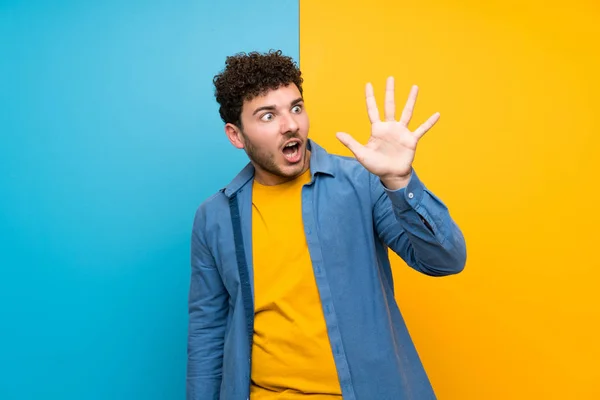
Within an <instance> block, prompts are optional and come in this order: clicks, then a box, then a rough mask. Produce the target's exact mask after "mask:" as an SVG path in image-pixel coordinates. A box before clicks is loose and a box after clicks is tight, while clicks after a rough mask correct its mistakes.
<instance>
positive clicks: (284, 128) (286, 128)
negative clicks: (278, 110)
mask: <svg viewBox="0 0 600 400" xmlns="http://www.w3.org/2000/svg"><path fill="white" fill-rule="evenodd" d="M281 121H282V124H281V134H282V135H285V134H286V133H289V132H296V131H297V130H298V122H297V121H296V118H295V116H294V115H293V114H286V115H285V116H284V117H283V118H281Z"/></svg>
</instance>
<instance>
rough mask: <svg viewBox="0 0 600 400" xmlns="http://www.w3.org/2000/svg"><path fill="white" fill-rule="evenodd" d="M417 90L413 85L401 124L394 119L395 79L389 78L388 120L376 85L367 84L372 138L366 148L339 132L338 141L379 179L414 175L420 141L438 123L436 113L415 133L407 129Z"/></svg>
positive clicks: (386, 96) (387, 93)
mask: <svg viewBox="0 0 600 400" xmlns="http://www.w3.org/2000/svg"><path fill="white" fill-rule="evenodd" d="M417 93H418V88H417V87H416V86H413V88H412V90H411V91H410V95H409V97H408V101H407V102H406V105H405V106H404V110H403V111H402V115H401V117H400V120H399V121H396V119H395V111H396V105H395V101H394V79H393V78H391V77H390V78H388V80H387V85H386V93H385V120H384V121H382V120H380V118H379V111H378V110H377V103H376V101H375V96H374V94H373V86H372V85H371V84H367V87H366V101H367V113H368V115H369V120H370V121H371V137H370V138H369V140H368V142H367V144H366V145H362V144H360V143H358V142H357V141H356V140H355V139H353V138H352V137H351V136H350V135H348V134H347V133H342V132H340V133H338V139H339V140H340V141H341V142H342V143H343V144H344V145H345V146H346V147H348V148H349V149H350V151H352V153H354V155H355V157H356V159H357V160H358V161H359V162H360V163H361V164H362V165H363V166H364V167H365V168H366V169H367V170H369V171H370V172H371V173H373V174H375V175H377V176H379V177H382V178H383V177H403V176H407V175H409V174H410V173H411V170H412V163H413V160H414V158H415V152H416V149H417V143H418V142H419V139H420V138H421V137H422V136H423V135H424V134H425V133H426V132H427V131H428V130H429V129H431V127H432V126H433V125H434V124H435V123H436V122H437V120H438V119H439V114H438V113H435V114H433V115H432V116H431V117H430V118H429V119H428V120H427V121H426V122H425V123H423V124H422V125H421V126H419V127H418V128H417V129H416V130H415V131H414V132H411V131H410V130H409V129H408V124H409V122H410V119H411V117H412V113H413V108H414V105H415V102H416V99H417Z"/></svg>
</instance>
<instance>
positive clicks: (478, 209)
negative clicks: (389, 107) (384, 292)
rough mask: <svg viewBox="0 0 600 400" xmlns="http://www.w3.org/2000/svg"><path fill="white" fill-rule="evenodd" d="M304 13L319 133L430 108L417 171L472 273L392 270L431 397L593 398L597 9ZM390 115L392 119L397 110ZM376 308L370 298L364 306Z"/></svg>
mask: <svg viewBox="0 0 600 400" xmlns="http://www.w3.org/2000/svg"><path fill="white" fill-rule="evenodd" d="M526 3H527V4H522V3H520V2H517V1H512V2H510V1H499V0H492V1H488V2H479V1H462V2H455V1H449V0H437V1H421V2H408V1H391V0H389V1H386V0H370V1H339V0H330V1H318V0H301V1H300V64H301V67H302V70H303V72H304V76H305V97H306V101H307V104H306V105H307V110H308V112H309V113H310V115H311V136H312V138H313V139H315V140H316V141H317V142H319V143H321V144H322V145H324V146H325V147H326V148H327V149H328V150H329V151H331V152H334V153H339V154H344V155H350V152H349V151H348V150H347V149H346V148H345V147H343V146H342V145H341V144H340V143H339V142H338V141H337V139H336V138H335V132H337V131H345V132H348V133H350V134H352V135H354V137H355V138H357V139H358V140H359V141H362V142H363V143H364V142H366V140H367V138H368V136H369V128H370V127H369V122H368V119H367V115H366V110H365V104H364V85H365V83H366V82H368V81H371V82H372V83H373V84H374V87H375V92H376V96H377V97H378V100H379V105H380V110H382V109H383V107H382V101H383V91H384V85H385V78H386V77H387V76H388V75H394V76H395V77H396V98H397V104H398V106H399V107H401V106H402V105H403V104H404V101H405V99H406V96H407V95H408V91H409V89H410V85H412V84H418V85H419V87H420V93H419V99H418V101H417V107H416V110H415V115H414V117H413V124H412V127H413V128H414V127H416V126H417V124H418V123H420V122H422V121H424V120H425V119H426V118H427V117H428V116H429V115H431V114H432V113H434V112H436V111H439V112H440V113H441V118H440V121H439V122H438V124H437V125H436V126H435V127H434V128H433V129H432V130H431V131H430V132H429V133H428V134H427V135H426V136H425V137H424V138H423V139H422V141H421V143H420V145H419V149H418V151H417V159H416V162H415V168H416V169H417V172H418V173H419V174H420V177H421V178H422V179H423V180H424V182H425V184H426V185H427V186H428V187H429V188H431V189H432V190H433V191H434V192H435V193H436V194H438V195H439V196H440V197H441V198H442V199H443V200H444V202H445V203H446V204H447V205H448V206H449V207H450V210H451V213H452V215H453V216H454V218H455V219H456V220H457V222H458V223H459V225H460V226H461V227H462V229H463V231H464V233H465V236H466V240H467V246H468V262H467V267H466V269H465V271H464V272H463V273H462V274H460V275H458V276H454V277H449V278H441V279H436V278H429V277H426V276H423V275H420V274H418V273H416V272H413V271H412V270H410V269H409V268H408V267H406V266H405V264H404V263H403V262H402V261H401V260H400V259H398V258H397V257H396V256H394V258H393V265H394V274H395V278H396V290H397V299H398V301H399V303H400V307H401V310H402V312H403V314H404V316H405V318H406V320H407V323H408V326H409V328H410V330H411V333H412V335H413V337H414V340H415V343H416V345H417V348H418V349H419V352H420V354H421V357H422V359H423V362H424V364H425V367H426V369H427V371H428V373H429V375H430V378H431V380H432V383H433V385H434V388H435V390H436V392H437V394H438V397H439V398H440V399H464V400H466V399H486V400H487V399H597V398H600V367H599V366H598V363H599V360H600V345H599V344H598V342H599V341H600V255H599V250H600V234H599V233H598V232H599V228H600V212H599V211H598V209H599V208H600V199H599V196H598V194H599V191H600V190H599V189H598V187H599V186H600V162H599V159H600V139H599V136H600V117H599V115H600V111H599V110H600V78H599V76H600V56H599V54H600V3H598V2H597V1H583V0H573V1H571V2H569V3H568V4H566V3H564V2H558V1H555V0H553V1H540V0H535V1H528V2H526ZM397 115H399V113H397ZM365 301H368V299H365Z"/></svg>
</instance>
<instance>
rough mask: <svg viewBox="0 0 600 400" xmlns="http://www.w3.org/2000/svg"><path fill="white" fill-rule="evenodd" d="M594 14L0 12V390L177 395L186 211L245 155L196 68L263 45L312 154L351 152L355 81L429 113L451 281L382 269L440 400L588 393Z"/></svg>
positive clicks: (593, 292) (428, 154)
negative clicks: (297, 101)
mask: <svg viewBox="0 0 600 400" xmlns="http://www.w3.org/2000/svg"><path fill="white" fill-rule="evenodd" d="M599 19H600V7H598V5H597V4H596V2H592V1H585V0H574V1H572V2H570V3H569V4H568V5H564V4H563V3H559V2H557V1H551V2H541V1H539V0H532V1H529V2H526V4H524V3H522V2H516V1H515V2H507V1H502V2H500V1H498V0H492V1H489V2H486V3H485V5H483V3H480V2H475V1H466V2H459V3H457V2H450V1H443V0H432V1H426V2H417V3H415V2H412V3H408V2H395V1H384V0H371V1H368V2H359V1H355V2H341V1H339V0H330V1H317V0H300V2H298V1H297V0H259V1H254V2H245V1H241V0H226V1H219V2H217V1H214V2H212V1H210V2H209V1H204V0H202V1H185V0H181V1H175V2H161V1H156V0H150V1H146V2H117V1H114V0H113V1H107V2H101V3H89V2H76V1H74V0H72V1H67V0H64V1H55V2H41V1H30V2H17V1H3V2H0V54H1V56H0V238H1V239H2V240H0V399H2V400H13V399H18V400H28V399H39V398H45V399H61V400H71V399H90V400H96V399H115V400H118V399H142V398H143V399H149V400H157V399H175V398H183V397H184V393H185V358H186V355H185V351H186V348H185V346H186V328H187V327H186V323H187V314H186V301H187V288H188V284H189V255H188V254H189V235H190V228H191V223H192V219H193V215H194V211H195V209H196V207H197V205H198V204H199V203H200V202H201V201H202V200H203V199H204V198H206V197H207V196H208V195H210V194H211V193H213V192H214V191H216V190H217V189H219V188H220V187H221V186H222V185H223V184H224V183H225V182H227V181H229V179H231V177H232V176H233V175H234V174H235V173H236V171H237V170H238V169H239V168H240V167H241V166H242V165H244V164H245V162H246V158H245V156H244V155H243V153H241V152H239V151H236V150H235V149H233V148H232V147H231V146H230V144H229V143H228V141H227V139H226V138H225V136H224V134H223V133H222V123H221V121H220V120H219V118H218V113H217V106H216V103H215V102H214V98H213V95H212V83H211V78H212V76H213V75H214V74H215V73H216V72H218V70H219V69H220V68H221V67H222V65H223V61H224V58H225V56H226V55H228V54H232V53H235V52H238V51H249V50H254V49H256V50H268V49H270V48H281V49H282V50H284V52H286V53H287V54H289V55H291V56H293V57H294V58H296V59H297V60H299V62H300V65H301V67H302V69H303V72H304V75H305V79H306V84H305V93H306V100H307V107H308V111H309V112H310V115H311V123H312V125H311V127H312V131H311V135H312V137H313V138H314V139H315V140H317V141H318V142H320V143H321V144H322V145H324V146H325V147H326V148H327V149H328V150H330V151H332V152H337V153H340V154H349V153H348V151H347V150H346V149H345V148H344V147H343V146H342V145H341V144H339V143H338V142H337V140H336V139H335V132H336V131H346V132H349V133H352V134H353V135H355V137H356V138H357V139H359V140H362V141H366V140H367V138H368V132H369V125H368V120H367V118H366V113H365V108H364V95H363V90H364V84H365V83H366V82H367V81H372V82H373V84H374V85H375V90H376V94H378V95H379V96H381V95H382V91H383V85H384V82H385V78H386V77H387V76H388V75H394V76H395V77H396V87H397V99H398V103H399V104H402V103H403V101H404V99H405V96H406V94H407V93H408V89H409V87H410V85H411V84H413V83H415V84H418V85H419V86H420V88H421V92H420V96H419V100H418V103H417V109H416V115H415V117H414V121H421V120H424V119H425V118H427V116H429V115H430V114H431V113H433V112H435V111H439V112H440V113H441V119H440V121H439V123H438V124H437V125H436V127H435V128H434V129H433V130H432V131H430V132H429V133H428V134H427V135H426V136H425V137H424V139H423V141H422V143H421V144H420V147H419V150H418V154H417V160H416V168H417V170H418V171H419V173H420V176H421V177H422V179H423V180H424V181H425V183H426V184H427V185H428V186H429V187H430V188H431V189H432V190H433V191H434V192H435V193H436V194H438V195H440V196H441V197H442V198H443V200H444V201H445V202H446V204H447V205H448V206H449V207H450V209H451V211H452V214H453V216H454V217H455V219H456V220H457V221H458V223H459V224H460V225H461V227H462V228H463V230H464V233H465V236H466V239H467V244H468V252H469V254H468V257H469V259H468V263H467V267H466V269H465V271H464V273H462V274H460V275H458V276H454V277H449V278H443V279H435V278H428V277H425V276H423V275H419V274H418V273H416V272H413V271H412V270H411V269H409V268H407V267H406V266H404V265H403V263H402V261H401V260H399V259H397V258H394V268H395V277H396V288H397V298H398V301H399V303H400V306H401V309H402V310H403V312H404V315H405V317H406V319H407V322H408V325H409V328H410V330H411V332H412V334H413V337H414V340H415V342H416V344H417V347H418V349H419V352H420V354H421V356H422V358H423V361H424V364H425V366H426V368H427V371H428V373H429V375H430V377H431V379H432V382H433V384H434V387H435V390H436V392H437V394H438V398H440V399H461V400H465V399H595V398H599V397H600V384H599V383H598V382H600V368H598V367H597V365H596V364H597V360H598V359H600V345H598V344H597V338H598V337H600V326H599V325H600V323H599V322H598V321H600V311H599V310H600V296H599V295H598V289H597V288H598V286H599V281H600V272H598V271H599V270H600V261H599V260H598V256H597V255H596V251H595V249H596V247H597V243H596V242H597V241H598V238H599V236H598V234H597V233H596V231H597V226H598V225H599V224H600V213H599V212H598V211H597V207H598V206H597V204H599V203H600V202H599V201H598V189H597V186H598V182H599V179H598V174H599V173H600V166H599V164H598V150H600V140H599V139H598V133H599V132H600V123H599V119H598V116H597V114H598V112H597V110H598V109H599V108H600V100H598V99H599V97H598V93H599V92H600V78H598V71H600V57H599V56H598V53H600V52H599V51H598V50H600V49H599V45H598V43H600V24H598V20H599ZM379 100H382V98H381V97H379ZM365 301H368V300H367V299H365Z"/></svg>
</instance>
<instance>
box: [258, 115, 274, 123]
mask: <svg viewBox="0 0 600 400" xmlns="http://www.w3.org/2000/svg"><path fill="white" fill-rule="evenodd" d="M260 120H261V121H264V122H269V121H271V120H273V113H266V114H264V115H263V116H262V117H260Z"/></svg>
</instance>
